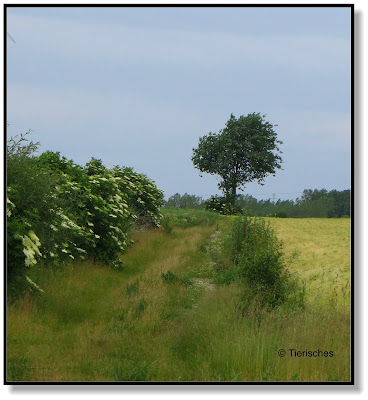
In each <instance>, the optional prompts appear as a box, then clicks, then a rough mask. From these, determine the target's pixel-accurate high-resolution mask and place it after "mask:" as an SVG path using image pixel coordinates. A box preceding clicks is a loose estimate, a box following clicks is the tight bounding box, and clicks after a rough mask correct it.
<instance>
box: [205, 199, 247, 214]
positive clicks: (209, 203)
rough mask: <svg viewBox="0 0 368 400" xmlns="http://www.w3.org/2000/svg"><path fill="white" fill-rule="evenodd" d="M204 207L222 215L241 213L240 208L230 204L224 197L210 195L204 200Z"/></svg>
mask: <svg viewBox="0 0 368 400" xmlns="http://www.w3.org/2000/svg"><path fill="white" fill-rule="evenodd" d="M204 204H205V209H206V210H210V211H216V212H218V213H219V214H222V215H236V214H241V213H242V210H241V208H239V207H237V206H234V205H233V204H231V203H230V202H229V201H228V200H227V199H226V198H225V197H220V196H212V197H210V198H209V199H208V200H206V201H205V202H204Z"/></svg>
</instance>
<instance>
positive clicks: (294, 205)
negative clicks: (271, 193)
mask: <svg viewBox="0 0 368 400" xmlns="http://www.w3.org/2000/svg"><path fill="white" fill-rule="evenodd" d="M350 195H351V191H350V190H343V191H341V192H339V191H337V190H331V191H327V190H326V189H321V190H318V189H314V190H312V189H306V190H304V191H303V194H302V196H301V198H297V199H296V200H283V201H281V200H277V201H276V202H275V203H274V202H273V201H272V200H271V199H268V200H257V199H255V198H254V197H252V196H250V195H238V196H237V198H236V202H235V206H236V207H237V208H238V209H240V210H241V211H242V213H244V214H248V215H254V216H259V217H266V216H275V217H280V218H287V217H289V218H341V217H350ZM206 204H207V201H205V200H203V199H202V198H201V197H200V196H195V195H189V194H187V193H185V194H184V195H182V196H181V195H180V194H179V193H176V194H175V195H174V196H171V197H170V198H169V199H168V200H167V201H166V202H165V205H164V207H175V208H192V209H200V208H206Z"/></svg>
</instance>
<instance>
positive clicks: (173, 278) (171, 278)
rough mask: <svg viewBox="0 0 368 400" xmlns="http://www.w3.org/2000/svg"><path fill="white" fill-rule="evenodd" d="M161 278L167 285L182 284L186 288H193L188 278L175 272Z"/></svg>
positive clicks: (168, 272)
mask: <svg viewBox="0 0 368 400" xmlns="http://www.w3.org/2000/svg"><path fill="white" fill-rule="evenodd" d="M161 278H162V279H163V280H164V281H166V282H167V283H180V284H182V285H184V286H192V285H193V282H192V281H191V280H190V279H189V278H188V277H187V276H178V275H176V274H175V273H174V272H171V271H167V272H166V273H162V274H161Z"/></svg>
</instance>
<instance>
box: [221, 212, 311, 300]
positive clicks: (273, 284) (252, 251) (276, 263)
mask: <svg viewBox="0 0 368 400" xmlns="http://www.w3.org/2000/svg"><path fill="white" fill-rule="evenodd" d="M228 242H230V243H232V247H231V252H232V254H233V263H234V265H235V266H237V268H236V269H234V270H233V271H231V272H229V273H228V276H227V278H228V280H230V278H234V279H236V273H238V274H239V275H240V276H241V278H242V279H243V281H244V285H245V288H246V289H245V292H246V294H245V296H244V297H243V300H244V302H245V303H248V304H249V303H250V302H253V301H255V299H256V301H258V303H259V304H260V305H261V306H266V307H271V308H274V307H276V306H278V305H281V304H284V303H288V302H291V303H292V304H293V305H297V306H303V302H304V289H303V288H301V287H300V285H299V284H298V282H297V280H296V279H295V277H294V276H292V275H291V274H290V272H289V271H288V269H287V268H286V267H285V264H284V259H283V252H282V244H281V243H280V242H279V241H278V239H277V237H276V236H275V234H274V232H273V230H272V229H271V227H270V225H269V223H266V222H265V221H264V220H263V219H258V218H250V217H239V218H237V219H236V220H235V221H234V223H233V227H232V231H231V233H230V235H229V237H228ZM233 268H234V267H233ZM225 277H226V275H225ZM245 305H246V306H247V304H245Z"/></svg>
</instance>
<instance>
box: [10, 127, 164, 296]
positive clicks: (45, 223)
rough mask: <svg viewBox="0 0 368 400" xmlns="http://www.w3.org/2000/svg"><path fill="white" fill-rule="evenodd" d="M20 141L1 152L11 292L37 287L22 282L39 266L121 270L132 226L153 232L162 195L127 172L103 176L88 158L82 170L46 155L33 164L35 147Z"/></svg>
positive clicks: (22, 138)
mask: <svg viewBox="0 0 368 400" xmlns="http://www.w3.org/2000/svg"><path fill="white" fill-rule="evenodd" d="M27 134H28V133H27ZM27 134H26V135H27ZM26 135H21V136H20V137H19V138H17V137H16V138H12V139H10V140H9V142H8V146H7V216H8V220H7V238H8V249H7V257H8V275H7V276H8V284H9V289H10V292H14V293H17V292H18V293H19V291H20V290H22V291H24V290H25V289H26V287H27V286H29V285H31V286H32V287H37V285H36V284H35V283H34V282H33V281H32V282H31V281H30V280H29V279H28V280H27V279H25V276H26V272H27V270H29V269H30V268H31V267H34V266H35V265H36V264H38V263H39V262H41V261H42V263H43V264H44V265H48V264H53V265H55V263H60V262H65V261H70V260H74V259H78V258H80V259H83V258H85V257H86V256H88V257H92V258H94V259H95V260H99V261H102V262H104V263H106V264H108V265H110V266H111V267H113V268H117V269H119V268H121V267H122V263H121V261H120V259H119V253H122V252H124V250H125V249H126V248H127V247H128V244H129V241H128V234H129V231H130V229H131V227H132V226H133V224H134V223H139V224H143V223H144V224H145V225H150V226H159V223H160V218H161V213H160V207H161V205H162V204H163V193H162V191H161V190H159V189H158V188H157V187H156V186H155V184H154V183H153V182H152V181H151V180H149V179H148V178H147V177H146V176H145V175H142V174H139V173H136V172H134V171H133V170H132V169H131V168H121V167H119V166H115V167H114V168H113V169H109V168H107V167H105V166H104V165H103V164H102V162H101V160H97V159H94V158H92V159H91V160H90V161H89V162H88V163H87V164H86V165H85V166H84V167H81V166H79V165H76V164H75V163H74V162H73V161H72V160H67V159H66V158H65V157H61V156H60V153H58V152H51V151H46V152H44V153H43V154H41V155H40V156H38V157H37V156H35V152H36V151H37V149H38V146H39V144H38V143H33V142H32V141H29V140H28V139H27V137H26ZM13 289H14V290H13Z"/></svg>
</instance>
